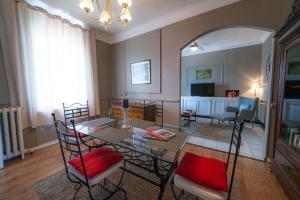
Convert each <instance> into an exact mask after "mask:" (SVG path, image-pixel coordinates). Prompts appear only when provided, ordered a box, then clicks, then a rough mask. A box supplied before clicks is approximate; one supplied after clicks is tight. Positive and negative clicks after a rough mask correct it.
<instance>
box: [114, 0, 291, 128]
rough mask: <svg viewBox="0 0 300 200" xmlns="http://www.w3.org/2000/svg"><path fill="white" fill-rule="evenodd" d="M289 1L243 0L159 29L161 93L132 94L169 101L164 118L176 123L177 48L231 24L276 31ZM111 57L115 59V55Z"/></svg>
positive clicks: (177, 90) (178, 59)
mask: <svg viewBox="0 0 300 200" xmlns="http://www.w3.org/2000/svg"><path fill="white" fill-rule="evenodd" d="M292 2H293V1H292V0H286V1H282V0H243V1H239V2H237V3H234V4H231V5H228V6H225V7H222V8H219V9H216V10H212V11H210V12H207V13H203V14H201V15H197V16H195V17H191V18H189V19H186V20H183V21H180V22H178V23H174V24H171V25H168V26H166V27H163V28H161V93H160V94H151V95H150V94H140V93H138V94H134V95H132V96H131V97H134V98H154V99H164V100H168V102H166V103H165V104H164V108H165V112H164V121H165V123H167V124H173V125H177V126H178V125H179V110H180V103H179V97H180V49H181V48H182V47H183V46H185V45H186V44H187V43H189V42H190V41H192V40H193V39H194V38H197V37H199V36H200V35H201V34H204V33H207V32H209V31H212V30H215V29H218V28H222V27H228V26H231V25H246V26H247V25H248V26H254V27H263V28H268V29H273V30H279V28H280V27H281V26H282V25H283V24H284V22H285V21H286V19H287V16H288V14H289V12H290V8H291V5H292ZM253 13H255V14H253ZM119 47H120V48H122V45H120V44H119ZM115 48H117V46H116V45H114V49H115ZM115 50H116V49H115ZM119 51H121V50H119ZM113 58H116V59H117V57H115V55H113ZM116 62H120V61H116ZM122 70H123V69H122V68H121V67H120V72H119V73H122V72H124V70H123V71H122ZM114 74H118V72H115V73H114ZM114 79H115V78H114ZM119 83H120V84H119V85H114V87H113V90H115V91H113V93H114V94H115V93H120V91H121V90H122V89H123V88H124V86H123V84H122V82H119ZM116 91H117V92H116ZM118 95H119V94H118Z"/></svg>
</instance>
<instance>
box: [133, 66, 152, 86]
mask: <svg viewBox="0 0 300 200" xmlns="http://www.w3.org/2000/svg"><path fill="white" fill-rule="evenodd" d="M131 84H132V85H141V84H151V60H145V61H140V62H136V63H132V64H131Z"/></svg>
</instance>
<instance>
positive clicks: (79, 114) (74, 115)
mask: <svg viewBox="0 0 300 200" xmlns="http://www.w3.org/2000/svg"><path fill="white" fill-rule="evenodd" d="M63 109H64V118H65V124H70V121H71V120H74V121H75V122H79V121H80V120H82V119H87V120H90V111H89V102H88V101H86V103H73V104H71V105H66V104H65V103H63Z"/></svg>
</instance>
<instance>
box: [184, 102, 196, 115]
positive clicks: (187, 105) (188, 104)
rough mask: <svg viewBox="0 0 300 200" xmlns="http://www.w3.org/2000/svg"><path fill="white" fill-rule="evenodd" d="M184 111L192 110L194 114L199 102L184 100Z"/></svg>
mask: <svg viewBox="0 0 300 200" xmlns="http://www.w3.org/2000/svg"><path fill="white" fill-rule="evenodd" d="M183 108H184V110H192V111H193V112H196V111H197V100H196V99H184V102H183Z"/></svg>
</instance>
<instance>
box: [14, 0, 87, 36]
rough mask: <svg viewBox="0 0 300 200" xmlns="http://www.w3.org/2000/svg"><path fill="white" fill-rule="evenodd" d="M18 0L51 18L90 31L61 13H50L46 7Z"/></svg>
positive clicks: (17, 0)
mask: <svg viewBox="0 0 300 200" xmlns="http://www.w3.org/2000/svg"><path fill="white" fill-rule="evenodd" d="M16 2H17V3H23V4H25V5H26V6H27V7H28V8H30V9H32V10H35V11H39V12H42V13H44V14H46V15H47V16H48V17H50V18H55V19H59V20H61V21H62V22H63V23H67V24H69V25H70V26H72V27H75V28H80V29H81V30H83V31H88V29H86V28H83V27H82V26H81V25H79V24H74V23H72V22H70V20H68V19H66V18H63V17H62V16H60V15H55V14H51V13H49V12H48V11H47V10H46V9H44V8H41V7H39V6H34V5H31V4H30V3H28V2H27V1H25V0H16Z"/></svg>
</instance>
